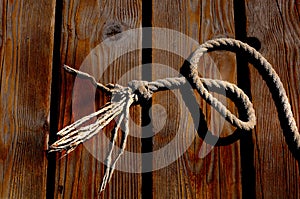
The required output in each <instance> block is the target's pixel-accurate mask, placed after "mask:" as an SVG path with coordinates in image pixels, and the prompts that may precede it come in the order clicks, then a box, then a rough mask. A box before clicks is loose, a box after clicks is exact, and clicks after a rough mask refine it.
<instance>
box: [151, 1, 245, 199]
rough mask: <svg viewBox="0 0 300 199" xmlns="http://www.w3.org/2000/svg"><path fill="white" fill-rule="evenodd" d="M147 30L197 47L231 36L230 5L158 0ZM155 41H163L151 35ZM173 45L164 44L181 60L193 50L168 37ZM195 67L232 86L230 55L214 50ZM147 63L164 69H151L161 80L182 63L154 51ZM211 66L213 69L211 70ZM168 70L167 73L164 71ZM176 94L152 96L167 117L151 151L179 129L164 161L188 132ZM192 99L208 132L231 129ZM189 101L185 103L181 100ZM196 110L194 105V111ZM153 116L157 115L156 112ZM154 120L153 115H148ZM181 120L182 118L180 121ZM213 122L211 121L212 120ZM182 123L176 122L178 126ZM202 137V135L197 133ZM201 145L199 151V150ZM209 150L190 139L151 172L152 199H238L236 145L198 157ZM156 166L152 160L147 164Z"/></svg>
mask: <svg viewBox="0 0 300 199" xmlns="http://www.w3.org/2000/svg"><path fill="white" fill-rule="evenodd" d="M153 4H154V5H153V26H154V27H163V28H169V29H173V30H176V31H179V32H181V33H183V34H186V35H188V36H189V37H191V38H192V39H194V40H196V41H198V42H199V43H202V42H204V41H206V40H209V39H212V38H218V37H232V38H234V36H235V35H234V17H233V13H234V12H233V1H225V0H214V1H176V2H175V1H171V0H167V1H158V0H153ZM153 38H154V41H153V43H154V44H153V45H154V46H155V45H157V44H155V42H157V43H159V42H164V41H163V40H161V41H160V40H158V39H157V38H158V37H157V36H155V35H154V36H153ZM172 40H173V42H170V43H167V44H165V45H169V47H170V48H173V47H174V46H175V48H177V49H178V51H181V50H182V51H183V52H185V53H186V55H185V57H183V58H184V59H185V58H187V56H188V55H189V53H191V52H192V50H194V49H195V47H197V46H195V45H194V46H193V45H189V44H185V43H184V42H182V41H184V40H183V39H182V38H176V37H174V38H172ZM209 56H210V57H211V58H212V60H213V62H214V63H213V62H212V61H211V60H210V59H209V57H208V56H207V57H205V59H204V60H202V61H203V62H202V63H200V64H199V70H200V73H201V76H204V77H211V78H222V79H224V80H228V81H230V82H233V83H236V66H235V56H234V55H233V54H230V53H224V52H217V53H210V54H209ZM153 63H160V64H163V65H166V66H168V67H169V70H163V67H157V68H158V69H155V70H153V75H152V78H153V79H157V78H162V76H164V77H166V76H176V73H175V74H174V73H173V74H172V70H175V71H179V69H180V67H181V65H182V63H183V59H182V58H180V57H179V56H176V55H174V53H168V52H165V51H159V50H154V52H153ZM214 66H215V68H214ZM170 68H172V70H171V69H170ZM178 95H180V94H179V93H173V94H172V92H165V93H158V94H155V95H154V97H153V105H154V104H160V105H162V106H163V107H164V108H165V112H166V113H167V120H166V123H165V125H164V127H163V129H162V130H161V131H159V132H158V133H157V134H156V135H155V137H154V140H153V144H154V149H153V150H154V151H155V150H159V149H160V148H162V147H163V146H166V145H167V144H168V143H169V142H170V141H172V140H173V139H174V137H175V136H176V134H178V133H179V131H185V132H184V134H183V135H181V136H182V137H180V141H178V143H177V145H176V146H175V147H174V148H173V151H171V152H169V153H168V154H165V157H164V158H162V159H161V160H157V161H165V159H167V158H169V157H170V156H173V155H174V154H177V153H180V148H182V146H184V145H186V144H187V143H185V142H186V140H188V137H189V136H190V134H191V132H192V133H193V126H192V123H193V122H192V119H191V116H189V115H188V114H187V112H188V111H187V110H186V109H185V108H184V105H182V99H180V97H179V99H176V97H175V96H178ZM222 99H223V100H225V102H227V107H228V108H229V109H230V110H232V111H234V106H233V104H232V103H231V102H229V101H226V99H224V98H222ZM197 101H198V102H199V104H200V107H201V108H202V111H203V113H204V115H205V118H206V120H207V122H208V128H209V129H210V130H212V132H213V133H214V134H216V132H217V131H218V130H221V131H222V133H221V134H222V135H221V136H227V135H229V134H231V133H232V132H233V131H234V128H233V127H231V126H230V125H229V124H228V123H227V122H225V123H224V124H222V122H221V120H219V119H218V117H219V115H218V114H217V113H215V112H214V111H213V110H212V109H211V108H210V107H209V106H208V105H207V104H206V103H205V102H204V101H203V100H202V99H200V98H199V96H198V97H197ZM187 103H190V102H187ZM194 108H197V107H194ZM158 113H159V112H158ZM153 114H154V116H153V118H155V114H156V113H155V112H154V113H153ZM182 118H183V119H182ZM212 118H213V119H212ZM180 122H182V124H180ZM201 133H202V134H203V133H205V132H201ZM201 146H203V148H202V149H201ZM209 149H210V146H209V145H207V146H205V143H203V139H202V138H199V136H198V135H196V136H195V140H194V141H193V143H192V144H191V146H190V147H189V148H188V150H187V151H186V152H185V153H184V154H183V155H182V156H181V157H180V158H179V159H178V160H176V161H175V162H173V163H172V164H170V165H169V166H168V167H166V168H163V169H160V170H157V171H155V172H153V198H240V197H241V194H242V191H241V166H240V154H239V152H240V149H239V142H235V143H233V144H230V145H228V146H222V147H215V148H214V149H213V150H212V151H211V152H210V153H209V154H208V155H206V156H205V157H204V158H200V157H199V154H201V153H202V154H203V152H205V150H209ZM153 164H156V161H155V160H154V161H153Z"/></svg>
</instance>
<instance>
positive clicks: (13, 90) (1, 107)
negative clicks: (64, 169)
mask: <svg viewBox="0 0 300 199" xmlns="http://www.w3.org/2000/svg"><path fill="white" fill-rule="evenodd" d="M54 8H55V1H48V0H41V1H39V3H38V4H37V3H35V1H32V0H28V1H22V0H15V1H7V0H4V1H1V6H0V15H1V19H0V67H1V69H0V71H1V77H0V79H1V84H0V117H1V122H0V128H1V129H0V198H45V197H46V179H47V159H46V150H47V142H48V139H47V138H48V134H49V112H50V91H51V77H52V75H51V72H52V52H53V43H54V42H53V34H54ZM36 16H39V17H36Z"/></svg>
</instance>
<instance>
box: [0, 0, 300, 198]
mask: <svg viewBox="0 0 300 199" xmlns="http://www.w3.org/2000/svg"><path fill="white" fill-rule="evenodd" d="M143 3H145V1H143ZM152 4H153V5H152V6H150V4H149V3H148V2H147V5H149V6H143V8H142V0H136V1H132V0H125V1H112V0H108V1H100V0H89V1H84V0H82V1H80V0H64V1H62V2H61V1H46V0H41V1H39V2H37V1H33V0H28V1H22V0H14V1H7V0H3V1H1V3H0V15H1V20H0V63H1V64H0V67H1V70H0V71H1V76H0V79H1V84H0V104H1V107H0V108H1V109H0V110H1V111H0V118H2V120H1V123H0V127H1V130H0V198H46V194H47V196H49V198H51V197H52V196H53V197H54V198H96V197H98V198H142V196H143V197H144V198H147V197H149V196H150V194H149V193H151V192H152V197H153V198H242V197H243V198H255V197H256V198H299V197H300V193H299V190H300V185H299V184H300V181H299V165H298V162H297V160H296V159H295V158H294V156H293V155H292V153H291V152H290V150H289V149H288V147H287V144H286V141H285V137H284V136H283V132H284V130H282V128H281V126H280V122H279V119H278V111H277V109H276V107H275V103H274V101H273V98H272V96H271V93H270V91H269V89H268V87H267V85H266V83H265V81H264V80H263V79H262V77H261V76H260V74H258V72H257V71H256V69H254V68H253V67H252V66H251V65H250V66H249V67H250V73H249V75H248V74H247V70H237V67H236V56H235V55H234V54H231V53H225V52H216V53H209V56H210V58H212V60H213V62H214V63H213V62H212V60H210V59H209V57H205V59H202V60H201V62H200V63H199V70H200V75H201V76H204V77H211V78H218V79H219V78H221V79H223V80H228V81H230V82H233V83H238V85H239V86H241V87H242V88H243V89H245V90H248V91H250V93H251V95H252V101H253V104H254V108H255V110H256V115H257V126H256V127H255V129H254V131H253V133H252V137H251V135H250V134H249V136H246V137H243V138H242V140H240V141H239V140H233V141H231V142H232V143H231V142H227V143H225V146H219V147H215V148H214V149H213V150H212V151H211V152H210V153H209V154H208V155H207V156H205V157H204V158H200V157H199V153H200V154H201V147H202V146H204V148H202V149H204V150H208V149H209V146H208V145H205V143H204V142H203V139H202V138H200V137H199V135H197V134H196V135H195V140H194V141H193V143H192V144H191V146H190V147H189V148H188V150H187V151H186V152H185V153H184V154H183V155H182V156H181V157H180V158H179V159H178V160H176V161H175V162H173V163H171V164H170V165H169V166H167V167H165V168H162V169H159V170H156V171H154V172H153V173H151V174H150V175H148V174H147V175H142V174H133V173H125V172H122V171H116V172H115V173H114V175H113V178H112V181H111V182H110V183H109V185H108V187H107V188H106V190H105V191H104V192H103V193H102V194H100V195H98V193H97V192H98V189H99V186H100V184H101V180H102V178H103V175H104V168H105V167H104V164H102V163H101V161H99V160H98V159H97V158H95V157H94V156H93V154H92V153H91V152H90V151H89V150H93V151H92V152H94V153H95V154H96V155H99V154H102V156H104V155H105V154H104V153H105V152H104V151H103V150H102V149H103V147H105V146H106V145H107V143H105V141H104V140H103V139H102V138H101V137H99V136H96V137H95V138H94V139H92V140H91V141H89V142H88V143H87V144H85V145H82V146H79V147H78V148H77V149H76V150H75V151H73V152H72V153H71V154H70V155H68V156H67V157H65V158H62V159H59V158H60V157H61V156H60V154H57V155H56V158H55V160H53V159H52V158H50V159H49V160H50V161H49V164H48V162H47V158H46V149H47V142H48V134H49V120H50V119H49V118H50V116H49V115H50V97H52V98H51V99H52V100H57V101H58V102H57V103H58V104H56V101H55V102H54V101H52V103H51V105H52V107H51V111H52V112H51V118H52V120H51V122H53V123H51V124H50V125H52V126H51V129H55V128H58V129H61V128H63V127H64V126H66V125H68V124H70V123H71V122H73V121H74V120H75V119H76V118H78V117H80V116H83V115H86V114H88V113H90V112H92V111H94V110H95V109H98V108H99V107H100V106H101V105H103V104H104V103H105V102H106V101H107V100H108V99H109V98H108V97H106V96H105V94H103V93H101V92H96V93H94V89H93V87H92V86H91V84H90V83H89V82H88V81H84V80H83V81H79V84H78V85H77V86H76V87H74V81H75V77H74V76H72V75H70V74H67V73H65V72H64V71H63V70H62V69H61V66H62V64H68V65H70V66H72V67H75V68H77V69H78V68H80V67H81V66H82V63H83V62H84V60H85V59H86V57H88V56H90V58H94V59H93V61H94V62H91V60H90V61H87V60H85V62H84V63H85V65H86V66H89V64H91V65H92V67H91V68H89V70H87V71H88V72H90V73H92V74H94V75H96V76H97V75H98V76H99V75H100V73H101V72H103V75H102V76H101V77H99V81H101V82H102V83H109V82H112V83H120V84H122V85H126V83H127V82H128V81H130V80H131V79H141V77H142V73H143V77H144V78H145V77H146V76H147V75H149V76H152V79H153V80H155V79H158V78H164V77H170V76H172V77H173V76H177V75H178V73H179V69H180V67H181V65H182V64H183V61H184V58H186V57H187V55H189V53H190V52H192V50H194V49H195V48H196V47H197V45H192V46H191V47H190V46H189V45H185V44H184V43H182V41H183V40H182V38H172V40H171V41H170V42H168V43H167V44H166V47H169V48H171V49H172V48H173V49H174V48H175V49H177V50H179V51H183V52H185V53H183V54H185V57H180V56H178V55H176V54H175V53H171V52H167V51H164V50H158V49H153V54H152V55H151V53H150V54H146V53H144V54H143V58H145V60H147V59H148V60H149V58H150V59H151V56H152V63H153V64H152V67H153V68H152V74H146V73H145V71H142V70H141V68H138V67H136V66H138V65H140V64H141V63H142V50H141V48H142V32H141V31H140V32H138V34H137V35H136V41H135V42H134V43H133V44H130V45H133V46H130V45H129V46H123V47H122V48H118V47H117V46H116V45H115V47H113V46H114V44H117V43H119V42H121V43H122V41H123V42H124V41H127V40H129V38H130V36H132V34H128V32H127V33H125V34H121V35H116V34H118V33H123V32H125V31H126V30H130V29H134V28H138V27H141V26H142V16H143V19H144V20H145V21H146V23H145V24H143V25H149V24H151V25H152V26H153V27H161V28H168V29H172V30H176V31H178V32H180V33H183V34H185V35H187V36H189V37H191V38H192V39H194V40H196V41H197V42H199V43H203V42H204V41H206V40H208V39H212V38H219V37H231V38H234V37H236V38H240V39H243V40H246V41H248V42H249V41H250V40H249V39H247V37H254V38H256V39H257V40H258V41H259V42H260V45H261V48H260V49H259V51H260V52H261V53H262V54H263V56H265V57H266V58H267V59H268V60H269V62H270V63H271V64H272V65H273V66H274V68H275V70H276V71H277V72H278V74H279V76H280V78H281V80H282V82H283V84H284V86H285V88H286V90H287V94H288V97H289V99H290V102H291V105H292V110H293V113H294V116H295V118H296V123H297V125H298V127H299V126H300V115H299V108H300V107H299V96H300V59H299V57H300V51H299V47H300V39H299V38H300V16H299V9H300V4H299V1H297V0H286V1H285V0H277V1H275V0H266V1H263V0H244V1H242V0H230V1H226V0H211V1H196V0H191V1H172V0H163V1H160V0H152ZM244 6H245V10H244V9H243V7H244ZM55 7H56V11H57V12H58V13H56V14H57V18H56V20H57V21H55V18H54V14H55V11H54V10H55ZM142 9H145V10H142ZM149 13H152V18H149V17H150V15H149ZM148 15H149V16H148ZM147 17H148V18H147ZM60 18H61V21H60ZM145 21H144V22H145ZM54 22H56V25H57V27H56V29H55V30H56V34H57V36H58V35H60V38H59V37H57V38H55V39H56V40H55V39H54V31H55V30H54ZM152 34H153V35H152V42H153V43H152V44H153V46H156V45H158V44H161V43H164V42H165V41H163V40H160V39H161V38H160V37H156V36H157V35H155V34H156V33H155V31H154V32H153V33H152ZM169 36H171V35H169ZM143 39H144V40H143V41H144V42H147V39H148V38H143ZM54 40H55V41H54ZM103 41H106V42H107V43H106V45H105V46H102V47H100V48H98V51H93V52H96V55H94V56H93V55H92V56H91V54H89V53H90V52H91V51H92V50H93V49H94V48H95V47H96V46H97V45H99V44H101V43H102V42H103ZM125 43H126V42H125ZM257 43H258V42H257ZM54 44H55V45H56V46H58V48H57V49H55V53H56V54H55V57H53V55H52V54H53V53H52V52H53V48H54V47H55V45H54ZM250 44H253V43H251V42H250ZM127 48H134V49H136V50H134V51H132V52H130V53H126V54H123V55H122V56H120V57H119V58H118V59H116V60H114V62H112V63H108V62H109V60H110V59H111V58H112V57H114V56H115V55H116V54H118V53H120V52H121V51H122V50H124V49H127ZM56 51H57V52H56ZM144 52H146V51H144ZM147 52H150V51H147ZM145 60H144V62H145ZM238 61H239V59H238ZM52 62H53V63H54V64H55V65H54V66H53V67H54V70H53V71H54V72H55V74H52ZM241 63H242V62H241ZM159 64H161V65H159ZM213 64H215V65H216V66H217V68H218V70H219V72H220V75H219V73H217V74H215V70H212V69H211V68H210V67H212V66H213ZM105 65H108V68H107V69H105V70H103V66H105ZM162 65H164V67H163V66H162ZM246 65H247V63H245V65H241V67H245V66H246ZM204 67H208V68H206V69H204ZM238 67H240V66H238ZM81 69H82V68H81ZM165 69H167V70H165ZM147 71H148V72H149V70H147ZM244 71H246V73H244ZM248 76H249V77H248ZM147 78H148V77H147ZM248 78H250V79H249V85H248V83H247V81H248ZM51 81H52V82H53V84H52V85H54V86H57V85H59V86H58V87H57V88H53V89H52V91H53V93H52V96H51V93H50V90H51ZM76 81H77V79H76ZM188 94H189V93H188ZM195 95H196V99H197V102H198V103H199V107H201V108H202V112H203V114H204V116H205V119H206V120H207V123H208V129H210V130H212V131H213V133H216V132H215V131H217V130H218V129H220V128H222V134H221V136H222V137H225V136H227V135H230V134H231V133H232V132H233V131H234V130H235V128H233V127H232V126H231V125H229V124H228V123H227V122H225V124H224V125H222V124H221V126H220V123H219V120H218V119H217V120H215V121H213V120H212V118H211V117H216V118H218V114H217V113H215V112H214V111H213V110H212V109H211V108H210V106H209V105H207V104H206V103H205V102H204V101H203V100H202V99H201V98H200V97H199V95H197V94H196V93H195ZM177 96H179V99H177ZM180 96H181V95H180V92H179V91H175V92H174V93H173V92H172V91H163V92H160V93H157V94H154V96H153V101H152V125H153V131H154V133H156V135H155V136H154V137H153V140H152V141H153V151H159V150H160V149H161V148H162V147H164V146H167V145H168V143H170V141H172V140H173V139H174V138H175V136H176V135H177V134H178V132H179V130H180V131H183V134H182V135H180V137H179V138H180V139H179V141H178V142H177V143H176V147H175V148H173V149H174V150H173V151H169V152H166V153H164V154H163V155H164V156H163V158H162V159H155V158H157V157H155V158H154V159H153V166H155V164H156V161H161V162H163V161H165V160H166V159H167V158H168V157H169V156H172V155H174V154H175V153H179V151H180V150H179V149H180V147H182V146H183V145H184V144H186V143H185V141H186V140H187V138H189V136H191V132H194V133H196V132H195V131H193V128H194V127H193V119H192V117H191V116H190V115H189V111H188V109H187V108H186V107H185V106H184V105H183V104H184V103H183V99H182V98H181V97H180ZM216 96H217V97H220V96H219V95H216ZM58 99H59V100H58ZM220 99H221V100H223V102H226V103H227V105H226V106H227V107H228V108H229V109H230V110H232V111H233V112H237V111H236V108H235V106H234V105H233V104H232V103H231V102H230V101H228V100H227V101H226V99H224V98H221V97H220ZM224 100H225V101H224ZM188 103H189V102H188ZM55 104H56V105H55ZM144 114H145V112H144ZM54 115H55V116H54ZM144 116H145V115H143V117H144ZM56 117H57V119H58V121H57V122H58V124H55V123H56V121H55V120H56V119H55V118H56ZM131 118H132V120H134V122H135V123H136V124H137V125H134V123H133V122H131V123H130V132H131V133H134V134H131V136H130V137H129V141H128V144H127V147H126V150H127V151H131V152H136V153H138V154H141V151H142V149H141V148H142V145H141V139H140V138H135V137H133V136H141V133H142V132H143V133H145V132H147V130H145V131H143V129H142V130H141V129H140V128H139V127H137V126H140V125H141V123H143V121H142V116H141V108H140V107H139V106H135V107H133V108H131ZM145 118H146V117H145ZM164 118H165V119H164ZM144 123H146V122H145V121H144ZM112 128H113V123H112V124H110V125H109V126H108V127H107V128H106V129H105V130H104V132H101V133H100V134H104V133H105V134H106V135H107V136H109V135H110V134H109V133H110V131H111V130H112ZM201 130H203V128H201ZM51 133H56V132H54V131H53V132H51ZM200 133H204V132H201V131H200ZM52 138H53V137H52ZM227 141H228V140H227ZM148 144H149V143H148ZM147 147H149V146H146V148H147ZM144 150H145V149H144ZM146 150H147V149H146ZM202 152H203V151H202ZM135 161H136V160H134V159H125V160H121V162H120V164H124V165H125V166H127V167H130V166H132V163H133V162H135ZM144 163H145V162H144ZM140 164H142V163H141V162H140ZM48 165H49V167H48ZM140 166H141V165H140ZM144 166H145V165H144ZM47 169H48V170H47ZM142 177H143V179H144V180H143V181H142ZM151 180H152V187H150V186H148V185H149V184H147V183H148V182H150V181H151ZM47 183H48V184H47ZM142 183H145V184H143V185H142ZM142 186H143V189H142ZM147 189H150V191H149V190H147ZM147 194H149V195H147Z"/></svg>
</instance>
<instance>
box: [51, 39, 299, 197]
mask: <svg viewBox="0 0 300 199" xmlns="http://www.w3.org/2000/svg"><path fill="white" fill-rule="evenodd" d="M217 49H222V50H228V51H231V52H241V51H242V52H244V53H246V54H247V55H248V56H249V57H250V58H251V59H252V62H251V63H253V65H254V66H255V67H256V68H257V69H258V71H259V72H260V74H261V75H262V76H263V77H264V78H269V79H271V80H272V81H271V84H272V85H268V86H269V87H270V86H272V87H274V88H276V90H277V93H276V95H277V98H278V99H279V102H278V105H277V108H278V110H281V111H282V112H283V113H284V114H283V115H284V118H283V119H282V120H283V121H282V123H284V124H286V127H287V130H288V132H287V133H285V135H286V137H291V138H292V141H291V142H288V141H287V142H288V144H289V146H290V148H291V147H294V148H296V149H299V147H300V134H299V132H298V128H297V126H296V121H295V119H294V117H293V113H292V110H291V105H290V104H289V102H288V98H287V95H286V91H285V89H284V87H283V84H282V82H281V81H280V78H279V76H278V75H277V73H276V72H275V70H274V69H273V68H272V66H271V64H270V63H269V62H268V61H267V60H266V59H265V58H264V57H263V56H262V55H261V54H260V53H259V52H258V51H256V50H255V49H254V48H252V47H251V46H249V45H248V44H245V43H243V42H241V41H238V40H234V39H230V38H221V39H214V40H209V41H207V42H205V43H204V44H202V45H200V46H199V48H197V49H196V50H195V51H194V52H193V53H192V54H191V56H190V57H189V58H188V60H187V61H189V66H188V67H185V68H182V70H184V72H185V74H186V75H185V77H174V78H165V79H159V80H156V81H153V82H146V81H137V80H133V81H131V82H129V83H128V87H123V86H120V85H117V84H116V85H113V84H108V85H106V86H104V85H103V84H101V83H98V82H97V81H96V79H95V78H94V77H93V76H91V75H89V74H87V73H84V72H81V71H78V70H75V69H73V68H71V67H69V66H67V65H64V69H65V70H66V71H67V72H70V73H73V74H76V75H78V76H79V77H80V78H84V79H89V80H90V81H91V83H92V84H93V85H94V86H95V87H97V88H98V89H101V90H102V91H104V92H106V93H109V94H111V95H112V98H111V101H110V102H108V103H106V104H105V105H104V106H103V107H101V108H100V109H99V110H98V111H96V112H94V113H92V114H90V115H87V116H85V117H83V118H81V119H79V120H77V121H76V122H74V123H73V124H71V125H69V126H66V127H64V128H63V129H62V130H60V131H59V132H58V133H57V135H59V136H60V137H61V138H60V139H59V140H57V141H56V142H54V143H53V144H52V145H51V146H50V147H49V152H61V151H66V153H65V155H67V154H69V153H70V152H72V151H73V150H74V149H75V148H76V147H77V146H78V145H79V144H81V143H83V142H85V141H87V140H89V139H90V138H92V137H93V136H94V135H96V134H97V133H98V132H100V130H102V129H103V128H104V127H105V126H106V125H108V124H109V123H110V122H111V121H112V120H113V119H114V118H116V117H118V120H117V122H116V127H115V128H114V130H113V132H112V137H113V139H112V143H111V144H110V146H111V147H110V151H109V153H108V156H107V158H106V162H105V164H106V171H105V175H104V177H103V181H102V184H101V187H100V189H99V192H101V191H103V190H104V189H105V187H106V185H107V184H108V183H109V181H110V179H111V177H112V174H113V172H114V169H115V165H116V163H117V161H118V159H119V158H120V156H121V155H122V154H123V152H124V150H125V147H126V141H127V137H128V135H129V125H128V122H129V108H130V106H131V105H132V104H133V103H142V102H143V101H145V100H149V99H150V98H151V97H152V94H153V93H155V92H158V91H160V90H168V89H178V88H180V87H181V86H184V85H185V84H187V83H190V84H191V85H192V86H193V87H194V88H195V89H196V90H197V91H198V93H199V94H200V96H201V97H203V98H204V99H205V100H206V101H207V102H208V103H209V104H210V105H211V106H212V107H213V108H215V109H216V110H217V111H218V112H219V113H220V114H221V115H222V116H223V117H224V118H225V119H226V120H227V121H228V122H230V123H231V124H232V125H233V126H235V127H237V128H239V129H243V130H247V131H248V130H251V129H253V128H254V126H255V125H256V116H255V112H254V109H253V105H252V103H251V101H250V100H249V98H248V96H247V95H246V94H245V93H244V92H243V91H242V90H241V89H239V88H238V87H237V86H236V85H235V84H232V83H229V82H226V81H222V80H214V79H207V78H200V77H199V75H198V71H197V63H198V62H199V59H200V57H201V56H202V55H203V54H204V53H206V52H210V51H214V50H217ZM207 88H208V89H209V90H213V91H214V92H217V93H218V91H220V90H223V91H224V90H225V91H226V92H229V93H230V96H231V97H230V98H231V100H232V101H233V102H236V101H238V100H239V101H242V104H243V106H244V107H243V108H244V110H245V111H246V114H247V121H241V120H240V119H239V118H237V117H236V116H235V115H234V114H232V113H231V112H230V111H229V110H228V109H227V108H226V107H225V106H224V105H223V104H222V103H221V102H220V101H218V99H216V98H214V97H213V96H212V95H211V94H210V93H209V91H208V89H207ZM219 93H220V94H223V93H222V92H219ZM93 118H97V119H96V121H95V122H94V123H92V124H86V123H87V122H89V121H90V120H91V119H93ZM85 124H86V125H85ZM121 126H122V129H123V132H122V142H121V144H120V145H121V147H120V148H121V150H120V151H119V153H118V154H117V156H116V157H115V158H114V159H112V152H113V150H114V146H115V141H116V139H117V134H118V133H117V132H118V130H119V129H120V127H121ZM291 145H292V146H291ZM297 153H298V152H297ZM297 155H299V154H297Z"/></svg>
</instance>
